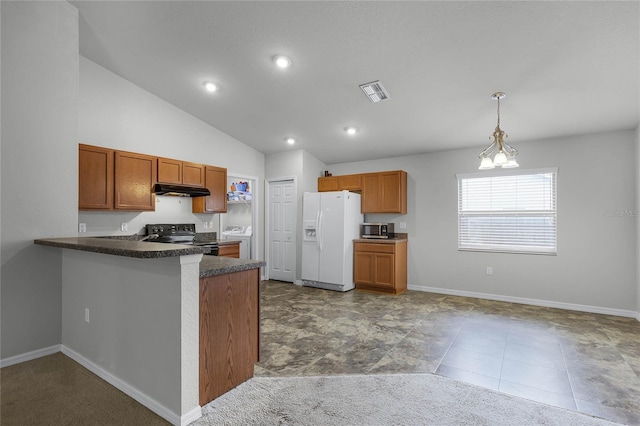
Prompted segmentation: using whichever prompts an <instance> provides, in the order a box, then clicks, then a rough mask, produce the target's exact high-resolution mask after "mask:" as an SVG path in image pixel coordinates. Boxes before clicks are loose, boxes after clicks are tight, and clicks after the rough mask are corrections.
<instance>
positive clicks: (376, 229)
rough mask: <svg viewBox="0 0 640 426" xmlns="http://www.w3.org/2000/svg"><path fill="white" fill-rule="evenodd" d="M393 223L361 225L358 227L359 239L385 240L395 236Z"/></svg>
mask: <svg viewBox="0 0 640 426" xmlns="http://www.w3.org/2000/svg"><path fill="white" fill-rule="evenodd" d="M393 228H394V224H393V223H363V224H361V225H360V237H361V238H379V239H387V238H393V237H394V236H395V232H394V229H393Z"/></svg>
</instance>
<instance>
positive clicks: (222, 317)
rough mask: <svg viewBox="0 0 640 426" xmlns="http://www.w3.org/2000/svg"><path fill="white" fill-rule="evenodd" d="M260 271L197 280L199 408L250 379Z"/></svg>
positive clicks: (256, 355) (256, 356) (255, 357)
mask: <svg viewBox="0 0 640 426" xmlns="http://www.w3.org/2000/svg"><path fill="white" fill-rule="evenodd" d="M259 271H260V269H250V270H247V271H240V272H232V273H229V274H224V275H217V276H213V277H205V278H200V367H199V371H200V377H199V382H200V386H199V387H200V389H199V391H200V405H201V406H204V405H205V404H207V403H209V402H211V401H213V400H214V399H216V398H217V397H219V396H220V395H222V394H224V393H226V392H227V391H229V390H231V389H233V388H234V387H236V386H238V385H239V384H241V383H243V382H245V381H247V380H249V379H250V378H251V377H253V366H254V364H255V363H257V362H258V361H259V360H260V276H259Z"/></svg>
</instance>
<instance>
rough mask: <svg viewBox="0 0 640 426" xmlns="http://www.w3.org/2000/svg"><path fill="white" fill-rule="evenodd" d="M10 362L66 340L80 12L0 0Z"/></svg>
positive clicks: (5, 324) (5, 333) (5, 334)
mask: <svg viewBox="0 0 640 426" xmlns="http://www.w3.org/2000/svg"><path fill="white" fill-rule="evenodd" d="M0 7H1V8H2V14H1V15H2V48H1V51H2V73H1V74H2V171H1V176H2V177H1V182H2V215H1V217H2V224H1V228H2V229H1V234H2V243H1V245H2V248H1V256H2V274H1V275H2V281H1V291H0V292H1V295H0V299H2V308H1V311H2V318H1V322H2V330H1V335H2V342H1V346H2V348H1V352H0V356H1V357H2V360H3V361H4V360H5V359H7V358H9V357H12V356H17V355H20V354H24V353H27V352H31V351H35V350H40V349H43V348H49V347H51V346H54V345H59V344H60V339H61V317H60V315H61V310H62V307H61V285H62V272H61V253H60V250H56V249H51V248H46V247H41V246H35V245H34V244H33V240H34V239H36V238H43V237H54V236H60V235H74V234H75V232H76V230H77V226H78V225H77V223H78V220H77V219H78V210H77V205H78V204H77V203H78V202H77V199H78V195H77V187H78V178H77V167H78V166H77V161H78V160H77V158H78V154H77V136H76V135H77V102H78V13H77V10H76V9H75V8H74V7H72V6H70V5H69V4H68V3H66V2H1V6H0Z"/></svg>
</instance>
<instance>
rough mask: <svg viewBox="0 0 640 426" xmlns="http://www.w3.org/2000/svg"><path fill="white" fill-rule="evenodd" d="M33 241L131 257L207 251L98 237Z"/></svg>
mask: <svg viewBox="0 0 640 426" xmlns="http://www.w3.org/2000/svg"><path fill="white" fill-rule="evenodd" d="M33 243H34V244H37V245H41V246H48V247H56V248H64V249H70V250H79V251H87V252H91V253H101V254H110V255H114V256H123V257H133V258H138V259H159V258H165V257H178V256H186V255H190V254H201V253H206V252H207V249H205V248H202V247H194V246H185V245H180V244H171V245H169V244H161V243H148V242H140V241H131V240H119V239H109V238H100V237H85V238H83V237H70V238H40V239H37V240H34V241H33Z"/></svg>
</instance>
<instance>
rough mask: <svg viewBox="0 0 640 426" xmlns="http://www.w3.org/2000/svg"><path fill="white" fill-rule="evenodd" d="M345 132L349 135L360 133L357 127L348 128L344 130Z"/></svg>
mask: <svg viewBox="0 0 640 426" xmlns="http://www.w3.org/2000/svg"><path fill="white" fill-rule="evenodd" d="M344 131H345V132H347V134H348V135H355V134H356V133H358V128H356V127H347V128H345V129H344Z"/></svg>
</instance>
